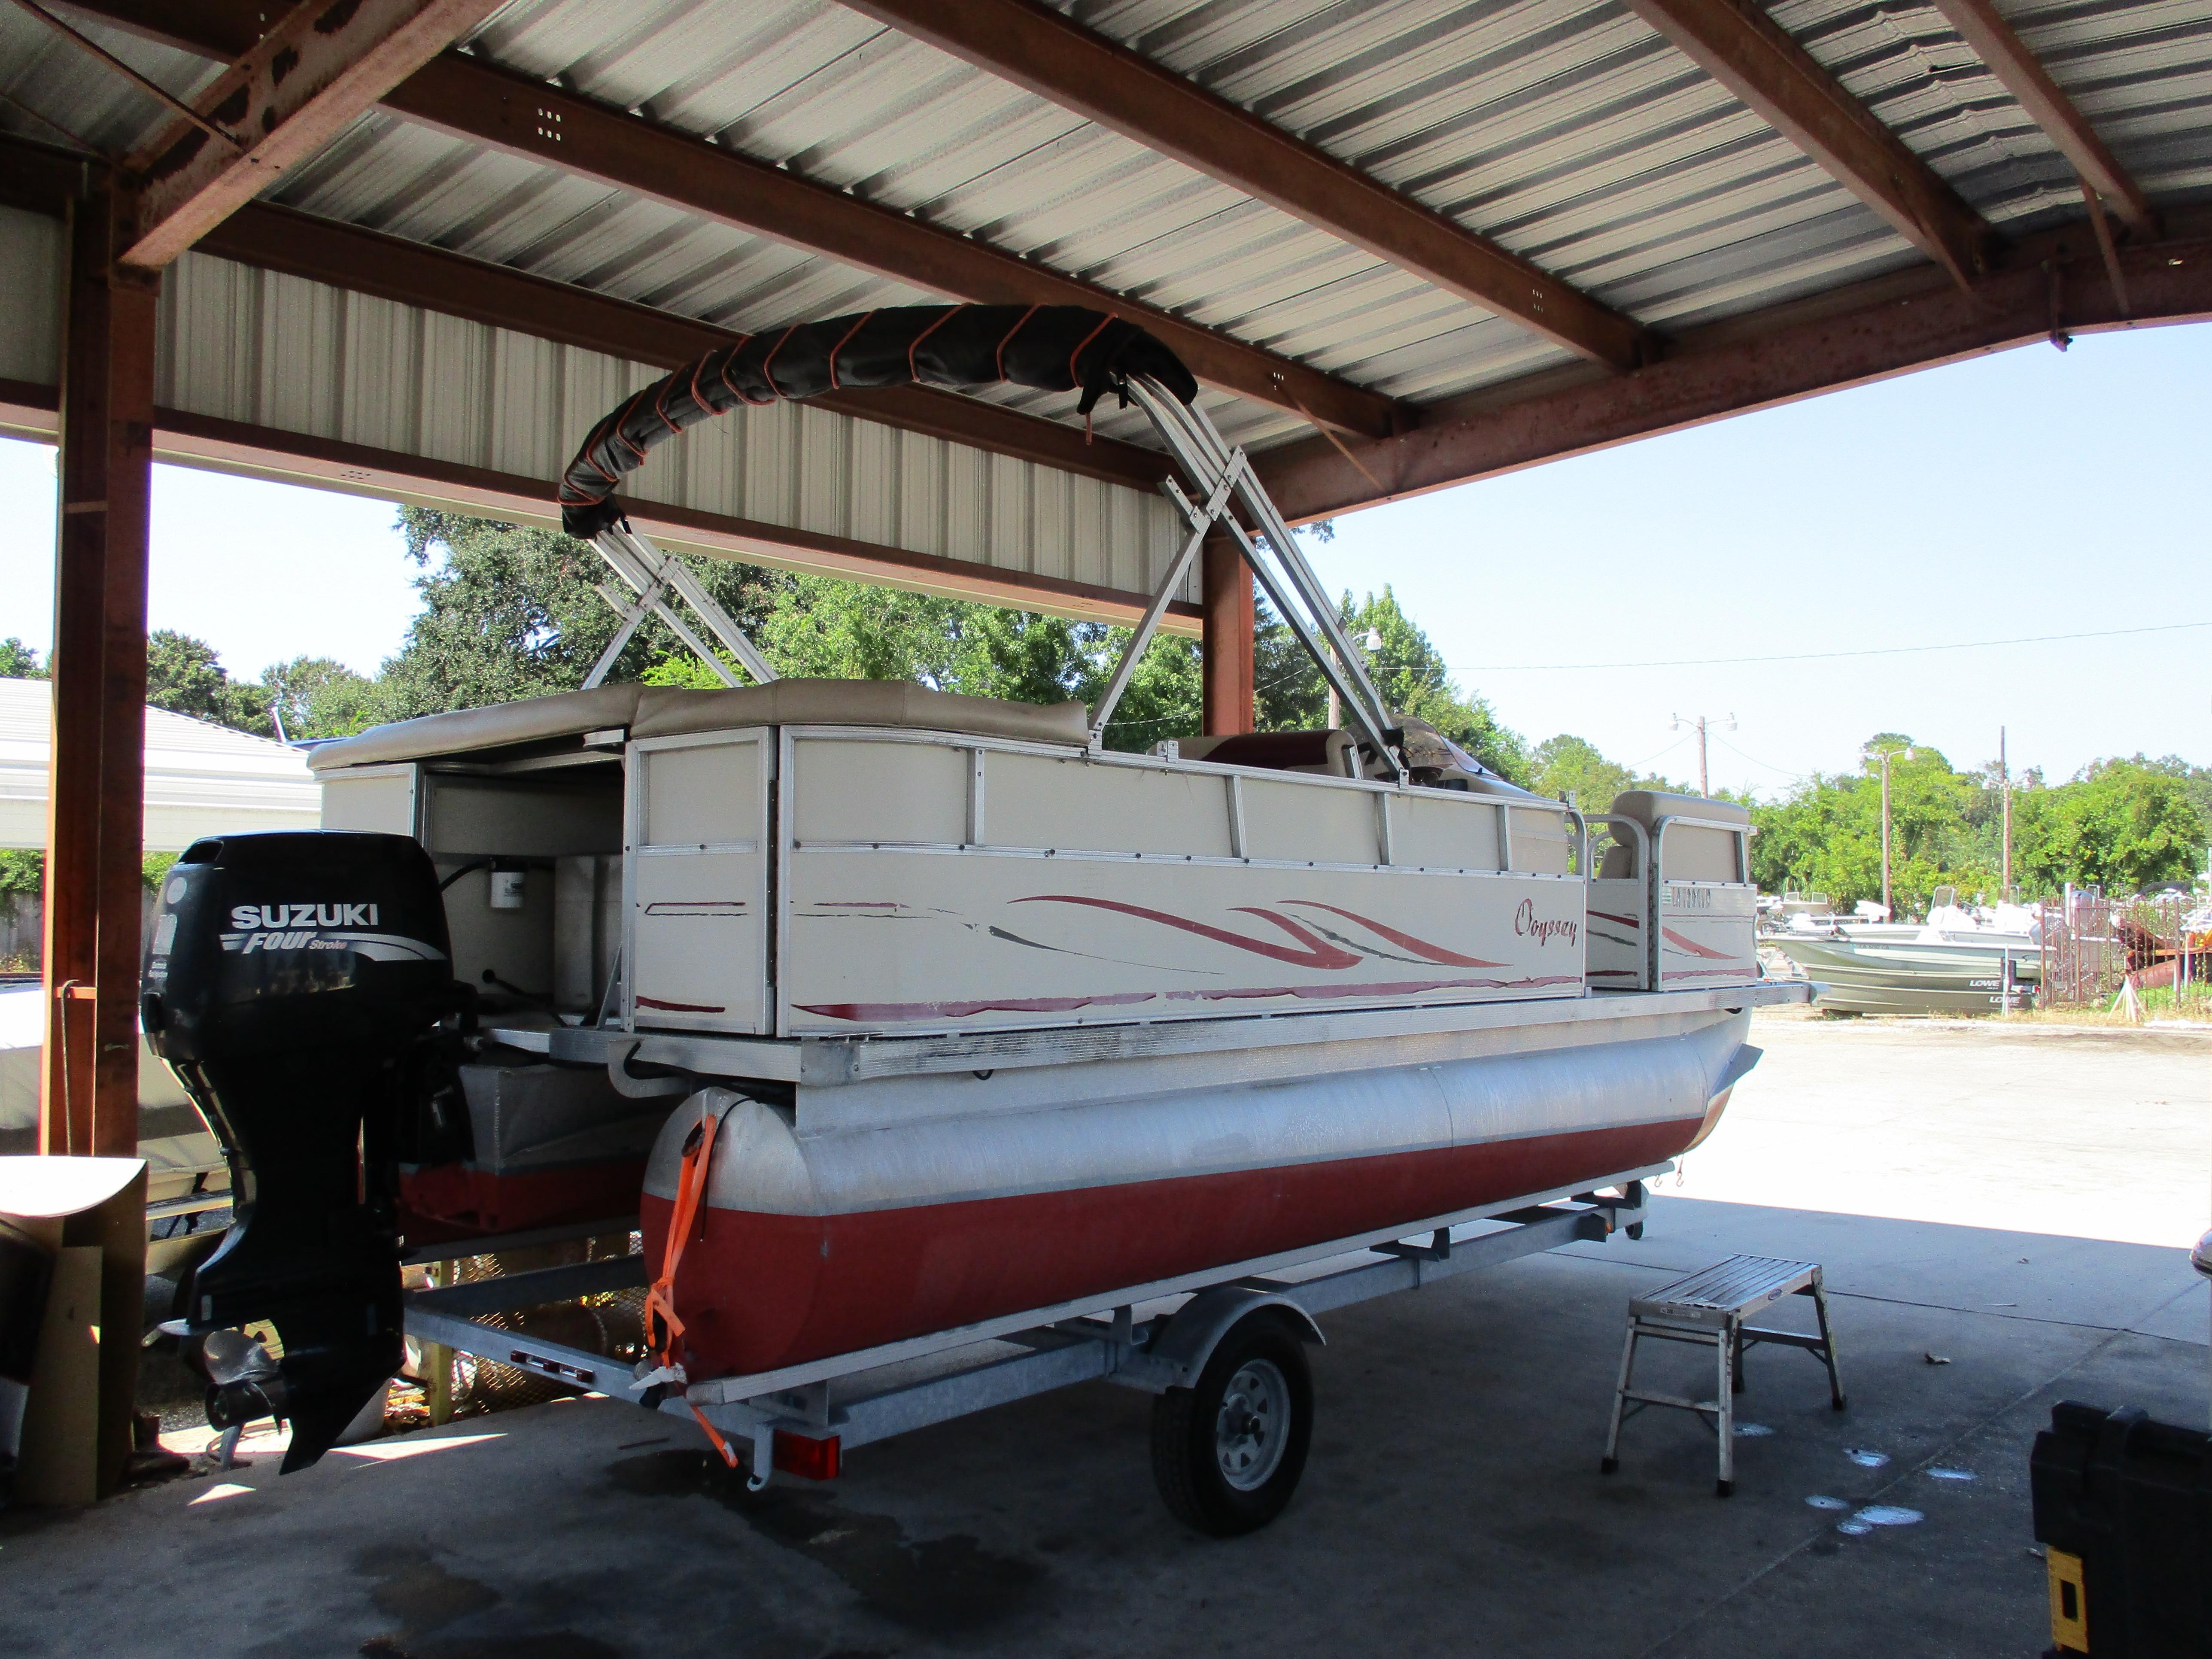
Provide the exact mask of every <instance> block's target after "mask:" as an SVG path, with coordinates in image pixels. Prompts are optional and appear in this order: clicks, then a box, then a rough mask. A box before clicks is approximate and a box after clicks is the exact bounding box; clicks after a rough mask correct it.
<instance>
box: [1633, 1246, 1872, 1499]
mask: <svg viewBox="0 0 2212 1659" xmlns="http://www.w3.org/2000/svg"><path fill="white" fill-rule="evenodd" d="M1785 1296H1809V1297H1812V1298H1813V1308H1814V1312H1815V1313H1816V1314H1818V1315H1819V1316H1820V1334H1818V1335H1817V1336H1807V1335H1802V1334H1799V1333H1798V1332H1796V1331H1778V1330H1771V1329H1769V1328H1767V1327H1765V1326H1763V1325H1754V1324H1753V1323H1751V1322H1750V1321H1751V1316H1752V1315H1753V1314H1754V1313H1756V1312H1758V1311H1759V1310H1761V1309H1763V1308H1765V1307H1768V1306H1771V1304H1774V1303H1777V1302H1779V1301H1780V1300H1781V1299H1782V1298H1783V1297H1785ZM1645 1337H1656V1338H1657V1339H1659V1340H1662V1341H1666V1342H1701V1343H1704V1344H1705V1346H1708V1347H1711V1348H1712V1349H1714V1350H1715V1351H1716V1352H1717V1356H1718V1358H1719V1362H1720V1365H1719V1372H1718V1376H1717V1383H1718V1397H1717V1398H1716V1399H1712V1400H1688V1399H1685V1398H1684V1397H1683V1396H1681V1395H1674V1394H1652V1393H1650V1392H1647V1391H1645V1390H1644V1389H1633V1388H1631V1387H1630V1386H1629V1383H1630V1377H1631V1373H1632V1372H1633V1371H1634V1370H1635V1369H1636V1345H1637V1343H1638V1341H1640V1340H1643V1339H1644V1338H1645ZM1761 1342H1781V1343H1786V1344H1788V1345H1789V1346H1791V1347H1793V1348H1805V1349H1808V1350H1810V1351H1811V1352H1813V1353H1814V1354H1816V1355H1818V1356H1819V1357H1820V1362H1821V1363H1822V1364H1825V1365H1826V1366H1827V1368H1828V1401H1829V1403H1830V1404H1831V1405H1832V1407H1834V1408H1835V1409H1836V1410H1838V1411H1841V1410H1843V1408H1844V1385H1843V1382H1842V1379H1841V1378H1839V1377H1838V1376H1837V1375H1836V1339H1835V1334H1834V1332H1833V1331H1832V1328H1830V1326H1829V1324H1828V1293H1827V1291H1826V1288H1825V1287H1824V1286H1823V1285H1822V1283H1821V1280H1820V1263H1818V1262H1817V1261H1777V1260H1776V1259H1775V1258H1773V1257H1772V1256H1765V1255H1732V1256H1730V1257H1729V1259H1728V1260H1727V1261H1723V1262H1722V1263H1720V1264H1719V1265H1718V1266H1717V1267H1707V1268H1706V1269H1705V1271H1704V1272H1702V1273H1692V1274H1691V1275H1690V1276H1689V1277H1688V1278H1687V1279H1676V1280H1675V1281H1674V1283H1673V1284H1671V1285H1663V1286H1662V1287H1661V1288H1660V1289H1658V1290H1656V1291H1653V1292H1652V1293H1651V1294H1650V1295H1649V1296H1639V1297H1637V1298H1636V1299H1635V1300H1634V1301H1632V1302H1631V1303H1630V1304H1628V1342H1627V1346H1625V1347H1624V1348H1623V1349H1622V1350H1621V1353H1620V1383H1619V1384H1618V1385H1617V1386H1616V1387H1615V1389H1614V1390H1613V1424H1612V1426H1611V1427H1610V1428H1609V1429H1608V1430H1607V1432H1606V1437H1605V1460H1604V1462H1601V1463H1600V1464H1599V1465H1598V1468H1600V1469H1601V1471H1602V1472H1603V1473H1605V1474H1613V1472H1614V1471H1615V1470H1617V1469H1619V1468H1620V1425H1621V1423H1622V1422H1623V1421H1624V1420H1625V1419H1626V1418H1628V1417H1632V1416H1634V1415H1635V1413H1636V1412H1637V1411H1641V1410H1642V1409H1643V1408H1644V1407H1646V1406H1672V1407H1675V1408H1676V1409H1677V1410H1679V1411H1686V1412H1696V1413H1699V1417H1700V1418H1706V1417H1710V1418H1711V1419H1714V1427H1715V1428H1716V1429H1717V1431H1718V1432H1719V1435H1720V1443H1721V1468H1720V1479H1719V1480H1717V1481H1716V1482H1715V1483H1714V1488H1713V1489H1714V1490H1715V1491H1716V1492H1718V1493H1719V1494H1720V1495H1721V1496H1722V1497H1723V1498H1726V1497H1727V1496H1728V1495H1729V1493H1730V1492H1734V1491H1735V1395H1736V1394H1737V1392H1738V1391H1739V1390H1741V1389H1742V1387H1743V1352H1744V1350H1745V1349H1746V1348H1749V1347H1754V1346H1757V1345H1758V1344H1759V1343H1761ZM1632 1402H1633V1405H1634V1407H1635V1410H1634V1411H1631V1410H1629V1409H1627V1408H1628V1407H1629V1406H1630V1405H1631V1403H1632Z"/></svg>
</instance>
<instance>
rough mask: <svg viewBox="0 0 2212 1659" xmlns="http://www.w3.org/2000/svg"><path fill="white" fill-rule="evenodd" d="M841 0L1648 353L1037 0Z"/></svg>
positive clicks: (1275, 199) (1588, 306) (1365, 244)
mask: <svg viewBox="0 0 2212 1659" xmlns="http://www.w3.org/2000/svg"><path fill="white" fill-rule="evenodd" d="M845 3H846V4H847V5H848V6H850V7H852V8H853V9H855V10H858V11H862V12H865V13H866V14H867V15H869V16H871V17H873V18H876V19H878V21H882V22H884V23H888V24H889V25H890V26H891V27H893V28H895V29H896V30H898V31H899V32H900V33H903V34H907V35H910V36H912V37H913V38H914V39H915V40H921V41H925V42H927V44H928V45H930V46H935V47H936V48H938V49H939V51H941V52H950V53H951V54H952V55H953V56H954V57H957V58H963V59H965V60H966V61H967V62H969V63H970V64H975V66H976V67H977V68H978V69H981V70H986V71H987V72H988V73H990V74H992V75H994V76H999V77H1000V79H1002V80H1006V81H1011V82H1013V83H1014V84H1016V85H1017V86H1021V87H1025V88H1028V89H1029V90H1030V91H1031V92H1033V93H1036V94H1037V95H1038V96H1039V97H1042V98H1045V99H1048V100H1050V101H1051V102H1053V103H1054V104H1057V105H1059V106H1061V107H1063V108H1065V109H1068V110H1072V111H1073V112H1075V113H1077V114H1079V115H1081V116H1083V117H1084V118H1086V119H1088V120H1091V121H1095V122H1097V124H1098V125H1100V126H1103V127H1108V128H1110V129H1112V130H1113V131H1115V132H1118V133H1121V135H1122V136H1123V137H1127V138H1131V139H1133V140H1135V141H1136V142H1137V143H1139V144H1142V145H1144V146H1145V147H1146V149H1152V150H1156V151H1158V153H1159V154H1161V155H1167V156H1170V157H1172V158H1173V159H1175V160H1176V161H1180V162H1182V164H1183V165H1184V166H1185V167H1190V168H1192V169H1193V170H1194V171H1195V172H1198V173H1202V174H1204V175H1206V177H1208V178H1211V179H1218V180H1220V181H1221V182H1222V183H1223V184H1225V185H1233V186H1234V187H1235V188H1237V189H1238V190H1240V191H1243V192H1244V193H1245V194H1247V195H1249V196H1252V197H1257V198H1258V199H1259V200H1261V201H1263V202H1266V203H1267V204H1269V205H1270V206H1272V207H1275V208H1279V209H1280V210H1282V211H1283V212H1285V213H1287V214H1290V215H1291V216H1292V217H1294V218H1297V219H1300V220H1303V221H1304V222H1306V223H1308V224H1310V225H1312V226H1314V227H1315V228H1317V229H1320V230H1324V231H1327V232H1328V234H1331V235H1333V236H1337V237H1340V238H1341V239H1343V240H1345V241H1347V242H1350V243H1352V245H1353V246H1356V247H1359V248H1364V250H1365V251H1366V252H1370V253H1371V254H1373V255H1375V256H1376V258H1379V259H1384V260H1388V261H1389V263H1390V264H1394V265H1396V266H1398V267H1399V268H1400V269H1401V270H1406V271H1409V272H1411V273H1412V274H1413V275H1414V276H1419V277H1420V278H1421V279H1422V280H1423V281H1425V282H1427V283H1433V284H1435V285H1436V286H1437V287H1438V288H1440V289H1444V290H1445V291H1446V292H1447V293H1450V294H1455V295H1459V296H1460V297H1461V298H1462V299H1463V300H1467V301H1471V302H1472V303H1474V304H1475V305H1478V306H1480V307H1483V308H1484V309H1485V310H1487V311H1492V312H1495V313H1498V314H1499V315H1500V316H1504V317H1506V318H1509V319H1511V320H1513V321H1515V322H1517V323H1519V324H1520V325H1522V327H1524V328H1527V329H1529V330H1531V331H1534V332H1535V333H1538V334H1541V335H1542V336H1543V337H1545V338H1547V339H1548V340H1551V341H1553V342H1554V343H1557V344H1559V345H1563V346H1565V347H1566V348H1567V349H1569V350H1570V351H1573V352H1575V353H1577V355H1579V356H1583V357H1587V358H1589V360H1591V361H1592V362H1601V363H1605V364H1607V365H1608V366H1609V367H1611V368H1619V369H1632V368H1638V367H1639V366H1641V365H1642V364H1643V363H1644V362H1647V361H1649V360H1650V359H1651V358H1652V357H1654V356H1656V355H1657V354H1656V351H1655V350H1654V349H1653V342H1652V340H1651V337H1650V335H1649V334H1648V333H1647V332H1646V331H1645V330H1644V327H1643V325H1641V324H1639V323H1638V322H1637V321H1636V320H1635V319H1633V318H1631V317H1626V316H1623V315H1622V314H1621V313H1619V312H1617V311H1614V310H1613V309H1611V308H1610V307H1607V306H1604V305H1601V304H1600V303H1599V302H1598V301H1595V300H1593V299H1591V298H1590V297H1589V295H1586V294H1583V293H1582V292H1581V291H1580V290H1579V289H1575V288H1572V287H1570V286H1569V285H1568V284H1566V283H1563V282H1560V281H1559V279H1558V278H1557V277H1554V276H1551V275H1550V274H1549V273H1547V272H1546V271H1544V270H1541V269H1539V268H1538V267H1537V266H1535V265H1534V264H1530V263H1529V262H1528V260H1526V259H1523V258H1521V257H1520V256H1518V255H1517V254H1514V253H1511V252H1507V251H1506V250H1505V249H1504V248H1503V247H1501V246H1498V244H1497V243H1495V242H1493V241H1491V240H1488V239H1487V238H1485V237H1482V236H1480V235H1477V234H1475V233H1474V232H1473V231H1470V230H1468V228H1466V227H1464V226H1463V225H1462V224H1460V223H1459V222H1457V221H1456V220H1454V219H1450V218H1448V217H1446V216H1444V215H1443V214H1441V213H1438V212H1437V211H1436V210H1433V209H1431V208H1428V207H1425V206H1424V205H1423V204H1420V203H1419V202H1417V201H1415V200H1414V199H1413V198H1412V197H1408V196H1405V195H1401V193H1400V192H1398V191H1395V190H1392V189H1390V188H1389V186H1388V185H1383V184H1382V183H1381V182H1379V181H1378V180H1376V179H1372V178H1370V177H1369V176H1368V175H1366V174H1365V173H1362V172H1360V171H1359V170H1358V168H1356V167H1350V166H1347V165H1346V163H1344V162H1342V161H1339V160H1337V159H1336V157H1334V156H1333V155H1329V154H1328V152H1327V151H1325V150H1322V149H1319V148H1317V147H1316V146H1315V145H1312V144H1309V143H1306V142H1305V141H1304V140H1303V139H1300V138H1297V137H1293V136H1292V135H1291V134H1290V133H1288V132H1286V131H1284V130H1283V129H1282V128H1280V127H1278V126H1276V125H1274V124H1273V123H1272V122H1270V121H1267V120H1264V119H1262V118H1261V117H1259V116H1256V115H1254V114H1252V113H1251V112H1249V111H1247V110H1244V109H1241V108H1239V107H1238V106H1237V105H1235V104H1232V103H1231V102H1230V101H1229V100H1227V99H1225V98H1223V97H1220V96H1218V94H1214V93H1212V92H1209V91H1208V90H1206V88H1204V87H1201V86H1200V85H1198V84H1197V83H1196V82H1193V81H1191V80H1190V79H1188V77H1186V76H1182V75H1178V74H1176V72H1175V71H1174V70H1170V69H1168V68H1166V67H1164V66H1163V65H1161V64H1156V63H1154V62H1153V61H1152V59H1150V58H1146V57H1145V56H1143V55H1142V54H1141V53H1139V52H1133V51H1131V50H1130V49H1129V48H1128V47H1127V46H1121V45H1120V44H1118V43H1117V42H1115V41H1113V40H1108V39H1107V38H1106V37H1105V36H1103V35H1102V34H1098V33H1095V32H1093V31H1092V30H1091V29H1087V28H1085V27H1083V26H1082V25H1081V24H1080V23H1078V22H1076V21H1074V20H1073V19H1072V18H1070V17H1067V16H1065V15H1062V14H1060V12H1057V11H1054V10H1053V9H1051V8H1049V7H1048V6H1044V5H1040V4H1038V3H1036V0H845Z"/></svg>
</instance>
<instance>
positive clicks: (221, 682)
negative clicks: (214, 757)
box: [146, 628, 276, 738]
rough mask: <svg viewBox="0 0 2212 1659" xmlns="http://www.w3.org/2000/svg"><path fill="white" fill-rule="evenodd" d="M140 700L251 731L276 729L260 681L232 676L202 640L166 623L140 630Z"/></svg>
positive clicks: (267, 733)
mask: <svg viewBox="0 0 2212 1659" xmlns="http://www.w3.org/2000/svg"><path fill="white" fill-rule="evenodd" d="M146 702H147V704H148V706H149V708H166V709H167V710H168V711H169V712H170V713H172V714H189V715H191V717H192V718H193V719H194V720H209V721H212V722H213V723H214V724H216V725H217V726H230V727H232V728H233V729H234V730H236V731H240V732H252V733H253V735H254V736H256V737H261V738H271V737H274V736H276V728H275V727H274V726H272V725H270V720H269V693H268V691H267V690H265V689H264V687H261V686H258V685H252V684H239V683H238V682H237V681H235V680H234V679H232V678H230V673H229V671H228V669H226V668H224V667H223V665H222V662H221V661H220V660H218V659H217V658H216V650H215V647H213V646H211V645H210V644H209V643H208V642H207V641H205V640H196V639H194V638H192V637H191V635H189V634H179V633H175V632H173V631H172V630H170V629H166V628H160V629H155V630H154V632H152V633H151V634H149V635H147V636H146Z"/></svg>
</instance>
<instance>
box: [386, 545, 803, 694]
mask: <svg viewBox="0 0 2212 1659" xmlns="http://www.w3.org/2000/svg"><path fill="white" fill-rule="evenodd" d="M399 528H400V532H401V533H402V534H403V535H404V537H405V538H406V540H407V552H408V556H410V558H412V559H413V560H414V561H415V562H416V563H417V564H419V565H423V566H426V567H427V566H428V565H429V564H430V562H431V561H432V559H433V557H434V556H435V555H437V554H440V553H442V554H443V556H444V557H443V562H441V564H439V566H438V567H437V568H435V569H432V570H429V571H428V574H425V575H423V576H422V577H419V578H417V579H416V584H415V586H416V590H417V591H418V592H421V594H422V615H420V616H418V617H416V619H415V622H414V624H413V626H411V627H410V629H408V632H407V641H406V643H405V644H404V646H402V647H400V650H399V653H398V655H397V656H395V657H393V658H392V659H390V660H389V661H387V662H386V664H385V665H384V669H383V672H382V673H381V674H380V676H379V677H378V699H377V701H378V702H379V703H380V705H381V707H380V710H379V717H380V718H382V719H385V720H407V719H410V718H412V717H413V716H415V715H416V714H439V713H442V712H443V711H445V710H447V709H450V708H482V707H483V706H485V705H486V704H489V703H498V702H514V701H516V700H518V699H520V698H523V697H541V696H546V695H548V694H549V693H551V692H555V691H573V690H576V689H577V688H578V687H580V686H581V685H582V684H583V683H584V678H585V676H586V675H587V674H589V673H590V672H591V671H592V664H594V663H595V662H597V661H598V660H599V653H601V652H602V651H603V650H605V648H606V645H607V642H608V641H610V640H611V639H612V638H613V637H614V635H615V630H616V629H617V627H619V626H620V619H619V618H618V617H617V616H616V614H615V612H614V611H613V609H612V608H611V607H610V606H609V605H608V604H607V602H606V601H605V599H601V598H600V597H599V593H598V592H597V591H596V588H597V585H598V584H599V583H600V582H603V581H611V580H612V578H611V576H610V575H609V574H608V572H607V569H606V567H605V564H603V563H602V562H601V561H600V559H599V555H598V554H597V553H595V552H593V551H592V550H591V549H590V548H589V547H587V546H586V545H585V544H583V543H582V542H580V541H576V540H574V539H572V538H569V537H567V536H562V535H560V534H557V533H556V532H553V531H550V530H531V529H526V528H524V527H522V526H518V525H511V524H501V523H499V522H497V521H496V520H489V519H471V518H465V517H462V516H461V515H459V514H458V513H440V512H434V511H432V510H430V509H428V508H425V507H402V508H400V510H399ZM690 565H691V568H692V570H693V572H694V574H696V575H697V576H698V578H699V580H700V581H701V583H702V585H703V586H705V587H706V589H707V591H708V592H709V593H711V594H713V595H714V599H715V600H716V601H717V602H718V603H720V605H722V606H723V607H724V609H726V610H727V611H729V612H730V614H731V615H732V617H734V618H735V619H736V620H737V622H738V625H739V626H741V627H745V628H748V629H752V628H757V625H758V623H760V620H761V617H762V616H763V613H764V612H765V611H766V610H767V609H768V607H769V605H770V604H771V603H773V602H774V600H775V597H776V596H777V595H778V594H779V593H780V592H781V591H782V589H783V588H784V586H786V584H785V582H784V580H783V579H781V578H778V577H775V576H773V575H771V574H769V573H768V572H766V571H763V570H758V569H756V568H753V567H751V566H750V565H740V564H732V563H727V562H723V561H720V560H715V559H699V560H692V561H690ZM686 655H688V652H687V650H686V647H684V644H683V643H682V641H679V640H678V638H677V637H676V635H675V634H674V633H673V631H672V630H671V629H669V627H668V625H667V624H666V623H664V622H662V621H661V620H660V618H659V617H647V620H646V622H645V623H644V624H643V625H642V626H641V627H640V628H639V629H638V630H637V632H636V633H635V635H632V636H631V638H630V641H629V645H628V646H626V647H624V648H623V653H622V654H621V655H620V656H619V657H617V659H615V664H614V667H613V669H612V670H611V671H610V673H609V675H608V678H610V679H612V680H617V681H624V680H640V679H642V678H644V677H645V675H646V674H647V671H649V670H651V669H652V668H653V666H655V665H657V664H659V663H662V662H664V661H666V660H668V659H671V658H681V657H683V656H686Z"/></svg>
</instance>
